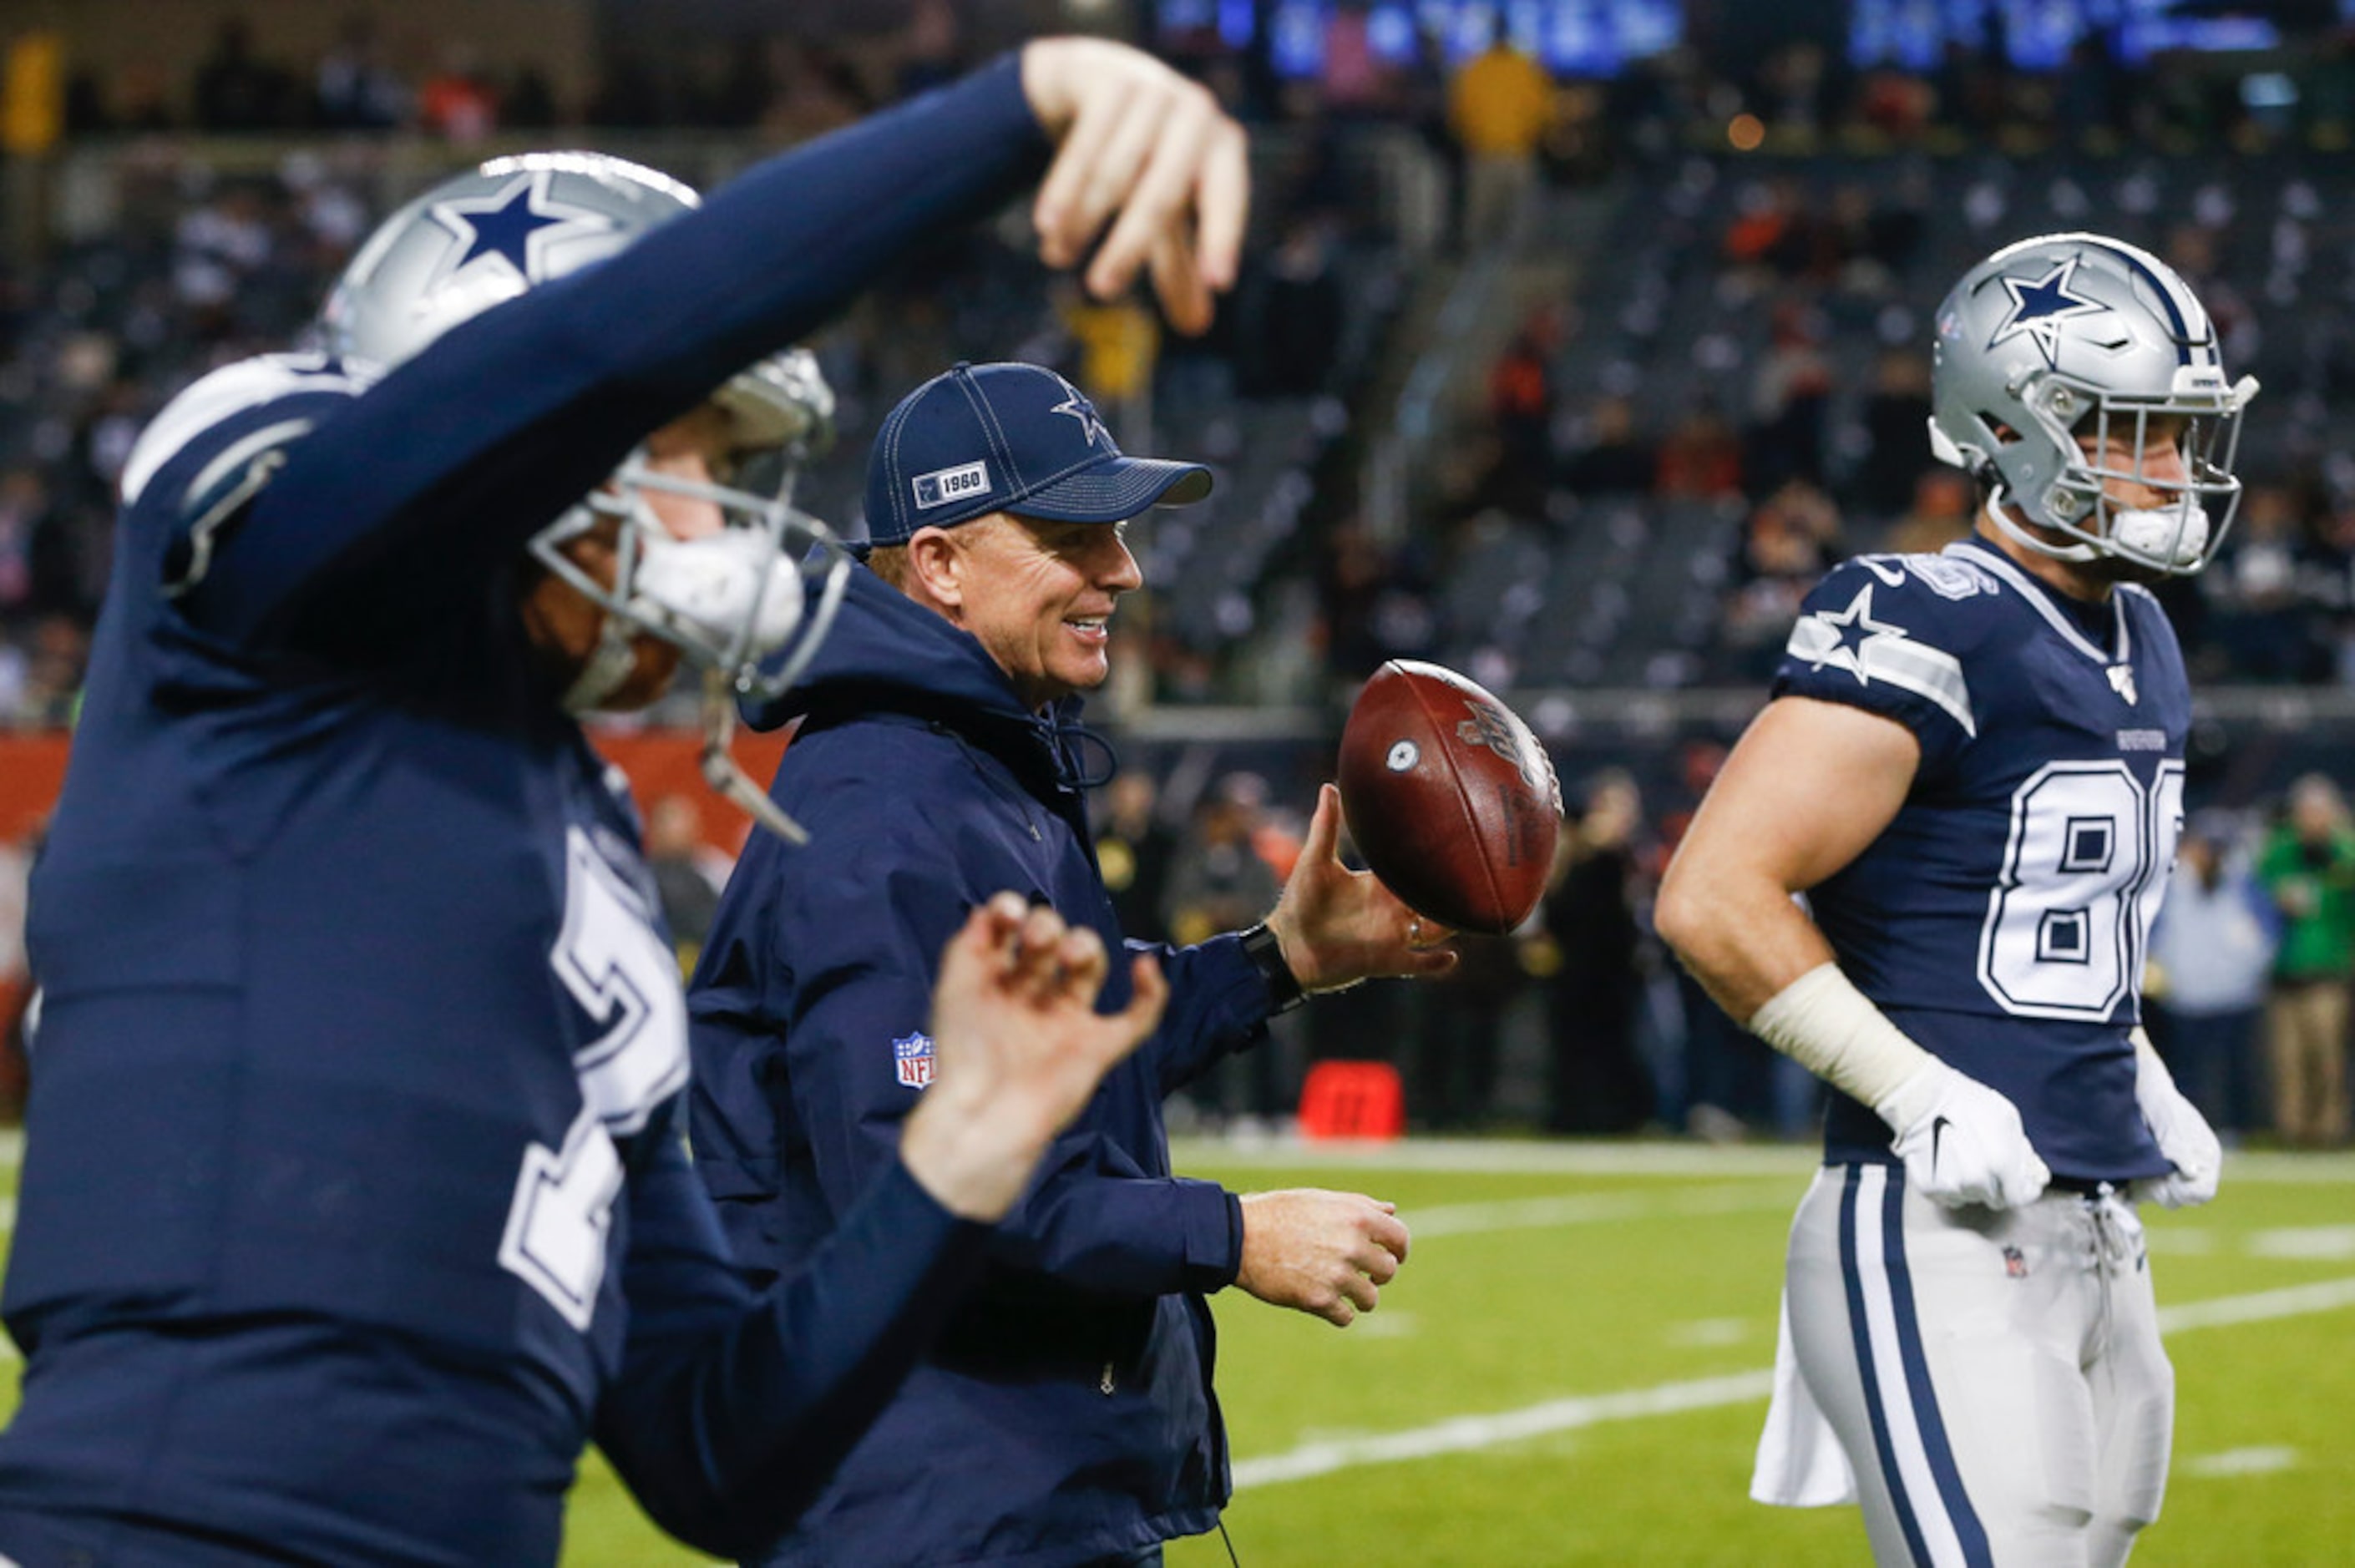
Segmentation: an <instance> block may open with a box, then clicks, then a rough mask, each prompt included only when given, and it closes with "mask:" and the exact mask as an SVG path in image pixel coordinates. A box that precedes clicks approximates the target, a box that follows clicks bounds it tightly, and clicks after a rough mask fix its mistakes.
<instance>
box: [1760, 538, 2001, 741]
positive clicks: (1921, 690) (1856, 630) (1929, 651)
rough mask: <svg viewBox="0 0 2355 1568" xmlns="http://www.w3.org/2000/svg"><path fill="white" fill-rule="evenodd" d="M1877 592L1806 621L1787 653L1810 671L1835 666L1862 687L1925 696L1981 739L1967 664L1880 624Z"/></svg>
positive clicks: (1867, 589)
mask: <svg viewBox="0 0 2355 1568" xmlns="http://www.w3.org/2000/svg"><path fill="white" fill-rule="evenodd" d="M1876 575H1878V574H1877V572H1876ZM1882 580H1883V581H1884V582H1885V581H1886V579H1885V578H1884V579H1882ZM1873 587H1874V585H1873V584H1871V583H1866V584H1865V585H1863V586H1862V587H1861V588H1858V589H1857V590H1856V597H1855V598H1854V599H1850V600H1849V602H1848V607H1847V608H1846V609H1818V610H1816V611H1814V612H1813V613H1812V614H1808V615H1804V616H1801V617H1800V618H1799V620H1798V623H1797V624H1796V625H1795V626H1793V627H1792V628H1791V639H1790V641H1789V642H1788V643H1787V644H1786V645H1785V652H1787V653H1788V654H1789V655H1790V656H1791V657H1792V658H1794V659H1799V660H1803V661H1805V662H1806V664H1807V666H1808V668H1810V669H1814V670H1820V669H1823V668H1824V667H1825V666H1827V665H1829V666H1830V667H1831V668H1833V669H1835V670H1845V671H1847V672H1848V673H1849V674H1851V675H1854V676H1855V677H1856V683H1857V684H1858V685H1859V686H1862V685H1869V684H1870V683H1873V682H1875V681H1880V682H1882V683H1886V684H1888V685H1892V686H1896V687H1898V688H1900V689H1901V690H1903V691H1908V692H1912V693H1913V694H1915V695H1916V696H1920V697H1925V698H1927V699H1928V700H1929V701H1931V702H1932V703H1934V704H1935V705H1937V706H1938V707H1939V708H1941V709H1943V710H1944V711H1945V713H1946V714H1947V715H1948V716H1950V717H1951V718H1953V719H1954V721H1955V723H1956V724H1958V725H1960V726H1962V727H1963V733H1964V734H1966V735H1970V736H1976V735H1977V734H1978V720H1977V715H1975V714H1974V713H1973V712H1972V709H1971V694H1970V686H1969V683H1968V682H1967V681H1966V679H1965V678H1964V675H1963V664H1962V661H1961V660H1959V659H1957V658H1955V656H1954V655H1953V654H1952V653H1949V652H1946V651H1945V650H1944V649H1942V648H1934V647H1932V646H1930V645H1929V644H1928V643H1926V642H1922V641H1917V640H1915V639H1914V638H1913V634H1912V633H1910V632H1908V631H1907V630H1905V628H1903V627H1902V626H1899V625H1897V624H1896V623H1895V622H1893V621H1887V620H1875V619H1874V618H1873V613H1872V590H1873Z"/></svg>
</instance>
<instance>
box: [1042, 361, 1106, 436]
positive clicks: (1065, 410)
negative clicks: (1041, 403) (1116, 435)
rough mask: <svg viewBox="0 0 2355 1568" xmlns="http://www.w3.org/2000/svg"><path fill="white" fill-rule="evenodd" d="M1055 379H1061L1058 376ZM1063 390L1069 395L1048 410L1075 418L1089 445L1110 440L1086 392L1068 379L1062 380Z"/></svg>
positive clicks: (1051, 412)
mask: <svg viewBox="0 0 2355 1568" xmlns="http://www.w3.org/2000/svg"><path fill="white" fill-rule="evenodd" d="M1055 379H1057V380H1058V381H1062V377H1061V376H1057V377H1056V378H1055ZM1063 390H1064V391H1066V392H1069V393H1070V394H1071V396H1070V397H1066V398H1064V399H1063V400H1062V401H1061V402H1060V403H1058V404H1056V405H1055V406H1054V407H1053V408H1050V409H1049V410H1048V412H1049V413H1050V414H1069V415H1070V416H1071V418H1074V419H1077V420H1078V421H1079V422H1080V429H1081V431H1082V433H1083V434H1085V435H1086V437H1087V438H1088V445H1090V446H1095V445H1096V444H1098V441H1099V440H1111V439H1112V432H1111V431H1110V430H1107V429H1104V422H1103V416H1102V415H1100V414H1098V413H1097V412H1096V406H1095V405H1094V404H1093V403H1091V402H1089V401H1088V398H1087V394H1086V393H1084V392H1082V391H1081V390H1080V389H1079V388H1078V387H1074V386H1072V385H1071V383H1070V382H1068V381H1064V382H1063Z"/></svg>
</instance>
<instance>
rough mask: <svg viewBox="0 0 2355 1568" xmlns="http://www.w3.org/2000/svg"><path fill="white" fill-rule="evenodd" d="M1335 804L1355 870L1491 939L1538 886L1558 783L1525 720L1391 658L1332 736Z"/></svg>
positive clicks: (1435, 669)
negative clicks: (1353, 847)
mask: <svg viewBox="0 0 2355 1568" xmlns="http://www.w3.org/2000/svg"><path fill="white" fill-rule="evenodd" d="M1337 781H1338V783H1339V784H1340V787H1341V809H1342V811H1343V813H1344V815H1346V816H1347V818H1348V825H1349V836H1350V837H1351V838H1352V839H1354V840H1356V841H1357V845H1358V850H1359V853H1361V854H1363V855H1364V856H1365V858H1366V868H1367V869H1368V870H1369V871H1371V872H1372V873H1373V874H1375V875H1376V876H1377V877H1380V879H1381V882H1382V885H1384V886H1386V887H1388V888H1389V889H1390V890H1391V892H1393V893H1395V894H1397V895H1399V897H1400V898H1401V900H1403V901H1404V902H1405V904H1406V906H1407V907H1409V908H1410V909H1412V910H1413V911H1414V912H1415V913H1416V914H1418V915H1421V916H1425V917H1426V918H1429V919H1433V920H1437V921H1439V922H1441V923H1442V924H1444V925H1446V926H1450V927H1454V928H1455V929H1456V930H1459V931H1477V932H1482V933H1486V934H1488V935H1492V936H1501V935H1502V934H1504V933H1505V932H1508V931H1510V930H1511V929H1513V928H1514V927H1517V926H1518V925H1519V924H1520V923H1521V922H1522V921H1523V920H1526V919H1527V918H1529V911H1530V910H1532V909H1534V908H1536V907H1537V903H1538V899H1539V898H1540V896H1542V895H1543V894H1544V892H1545V885H1546V875H1547V873H1548V872H1549V871H1550V869H1551V867H1552V865H1553V854H1554V844H1555V842H1556V841H1557V840H1558V839H1559V838H1560V837H1561V785H1560V784H1559V783H1557V782H1556V781H1555V779H1554V772H1553V761H1552V759H1551V758H1549V757H1547V755H1546V751H1545V747H1542V746H1540V745H1539V744H1538V738H1537V736H1534V735H1532V734H1531V733H1530V732H1529V726H1527V725H1525V724H1523V723H1522V722H1521V721H1520V718H1519V717H1518V715H1515V714H1514V712H1513V710H1512V709H1510V708H1508V707H1507V706H1506V705H1504V704H1503V703H1500V702H1498V701H1497V699H1496V698H1495V697H1494V696H1493V695H1491V694H1489V693H1488V692H1487V690H1485V689H1484V688H1482V687H1481V686H1480V685H1479V684H1478V683H1476V682H1473V681H1468V680H1466V679H1465V678H1464V677H1463V676H1461V675H1459V674H1457V673H1455V671H1453V670H1448V669H1444V668H1442V667H1441V666H1439V665H1437V664H1425V663H1421V662H1416V661H1413V660H1407V659H1393V660H1391V662H1388V663H1386V664H1384V665H1383V666H1382V667H1381V668H1380V670H1377V671H1376V672H1374V677H1373V679H1372V680H1370V681H1368V682H1367V683H1366V685H1365V689H1364V690H1363V691H1361V692H1359V694H1358V700H1357V701H1356V703H1354V704H1353V705H1351V706H1350V709H1349V722H1348V726H1347V727H1346V728H1345V729H1344V730H1343V731H1342V732H1341V757H1340V776H1339V779H1338V780H1337Z"/></svg>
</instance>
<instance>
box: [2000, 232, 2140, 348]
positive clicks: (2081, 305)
mask: <svg viewBox="0 0 2355 1568" xmlns="http://www.w3.org/2000/svg"><path fill="white" fill-rule="evenodd" d="M2076 275H2077V258H2075V257H2074V256H2067V257H2063V258H2062V260H2059V261H2056V262H2054V263H2053V265H2052V270H2051V271H2049V272H2047V273H2045V274H2044V276H2042V277H2041V278H2038V279H2035V280H2034V281H2030V280H2028V279H2025V278H2009V277H2007V278H2005V279H2003V280H2002V283H2003V287H2004V291H2005V292H2006V293H2008V294H2009V295H2010V296H2011V313H2010V314H2009V315H2008V316H2006V317H2004V318H2003V320H2002V321H2000V322H1998V323H1996V329H1995V335H1994V336H1992V337H1990V338H1988V339H1987V346H1988V347H1989V348H1993V347H1995V346H1996V345H1997V344H2003V343H2009V342H2010V341H2011V340H2012V339H2013V338H2016V337H2021V336H2026V337H2029V338H2031V339H2033V340H2034V341H2035V344H2036V347H2037V351H2038V352H2039V353H2041V354H2042V355H2044V363H2045V366H2047V367H2048V368H2053V369H2057V368H2059V366H2060V363H2061V324H2062V323H2063V322H2069V321H2074V320H2076V319H2077V318H2078V317H2079V316H2097V315H2103V314H2105V313H2107V312H2108V311H2109V308H2110V307H2109V306H2107V305H2105V304H2104V303H2102V302H2101V301H2099V300H2095V299H2089V298H2087V297H2086V296H2085V295H2083V294H2073V293H2071V292H2070V291H2069V281H2070V280H2071V279H2073V278H2074V277H2075V276H2076Z"/></svg>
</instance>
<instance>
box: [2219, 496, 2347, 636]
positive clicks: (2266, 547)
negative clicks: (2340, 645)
mask: <svg viewBox="0 0 2355 1568" xmlns="http://www.w3.org/2000/svg"><path fill="white" fill-rule="evenodd" d="M2299 524H2300V518H2299V516H2298V500H2297V493H2296V492H2295V491H2293V490H2290V489H2289V488H2287V487H2286V486H2284V485H2278V484H2258V485H2253V486H2251V487H2250V488H2249V491H2248V493H2247V494H2246V495H2244V496H2243V498H2242V502H2241V515H2240V517H2239V518H2238V520H2237V521H2235V522H2234V524H2233V525H2232V537H2230V538H2229V539H2227V540H2226V541H2225V542H2224V548H2223V551H2222V554H2221V555H2220V556H2218V558H2217V560H2216V562H2215V564H2214V565H2213V566H2211V567H2209V568H2208V570H2207V571H2206V572H2205V573H2203V574H2202V575H2201V577H2200V588H2201V590H2202V592H2203V593H2204V594H2205V595H2206V597H2207V599H2208V601H2209V616H2208V622H2209V626H2210V627H2211V630H2212V634H2213V636H2214V639H2215V641H2216V644H2217V647H2218V650H2219V652H2221V653H2222V656H2223V659H2224V661H2225V662H2226V666H2227V668H2228V669H2229V670H2230V672H2231V673H2232V674H2233V675H2234V676H2236V677H2238V678H2240V679H2243V680H2254V681H2311V680H2317V679H2322V678H2327V676H2328V654H2327V653H2326V652H2324V650H2323V649H2322V647H2321V646H2320V643H2319V641H2318V639H2317V638H2316V637H2315V635H2314V632H2313V628H2312V624H2311V623H2312V620H2313V609H2312V606H2311V604H2310V603H2309V600H2308V595H2307V588H2306V584H2305V581H2304V579H2305V577H2306V576H2307V570H2308V567H2307V560H2306V556H2307V550H2306V546H2305V542H2304V540H2303V539H2302V538H2301V536H2300V535H2301V529H2300V526H2299Z"/></svg>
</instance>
